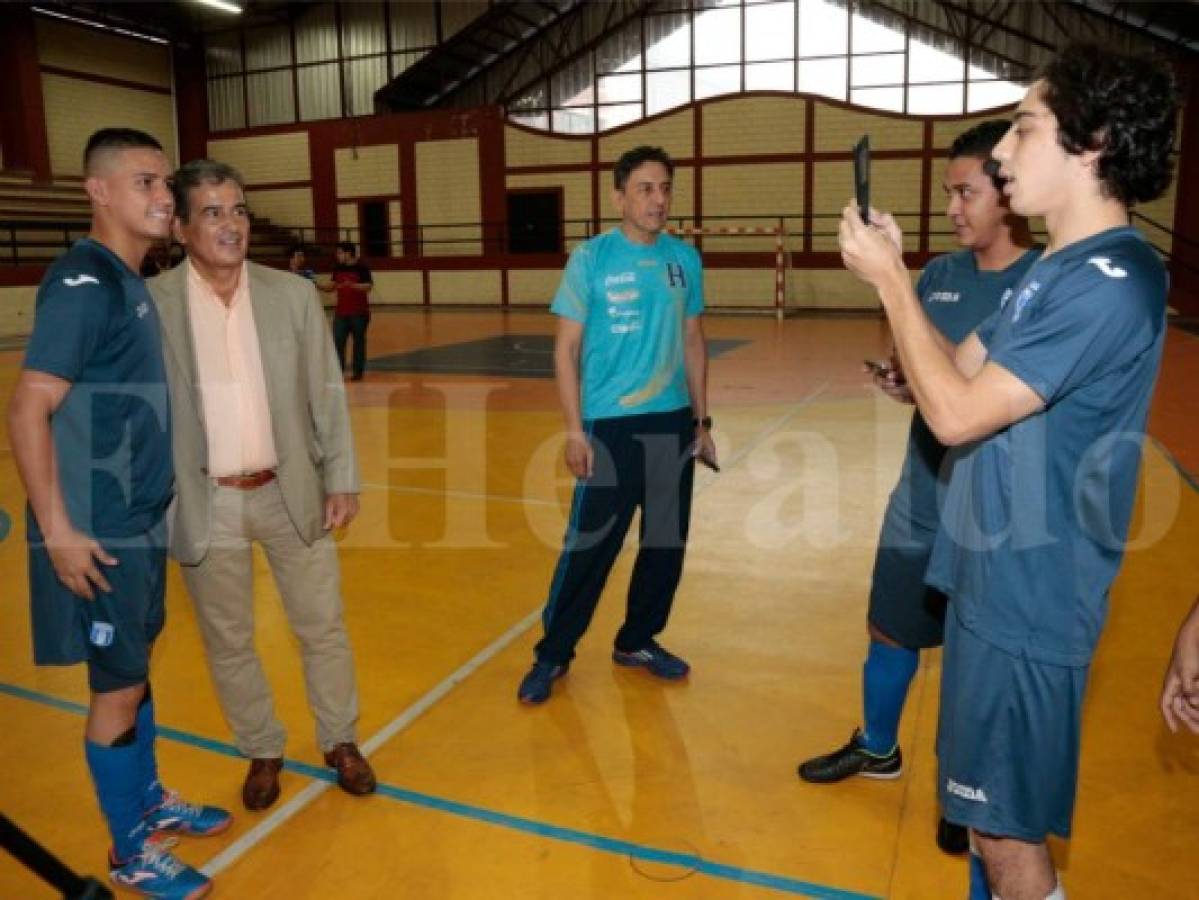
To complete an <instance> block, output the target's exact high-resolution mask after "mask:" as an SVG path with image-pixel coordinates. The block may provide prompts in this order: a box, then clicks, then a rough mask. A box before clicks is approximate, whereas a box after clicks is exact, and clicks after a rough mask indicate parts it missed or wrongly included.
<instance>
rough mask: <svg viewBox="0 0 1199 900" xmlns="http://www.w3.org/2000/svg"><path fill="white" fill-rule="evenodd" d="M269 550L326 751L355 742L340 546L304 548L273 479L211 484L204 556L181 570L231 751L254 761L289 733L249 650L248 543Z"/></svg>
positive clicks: (279, 751)
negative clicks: (243, 485)
mask: <svg viewBox="0 0 1199 900" xmlns="http://www.w3.org/2000/svg"><path fill="white" fill-rule="evenodd" d="M253 541H257V542H258V543H259V544H260V545H261V546H262V549H263V550H264V551H265V552H266V557H267V561H268V562H269V563H270V567H271V574H272V575H273V576H274V578H275V584H276V586H277V587H278V589H279V594H280V596H281V597H282V598H283V608H284V611H285V612H286V614H287V621H288V623H289V624H290V626H291V630H292V633H293V634H294V635H295V636H296V639H297V640H298V641H299V643H300V652H301V656H302V661H303V666H304V682H305V687H306V689H307V693H308V706H309V708H310V709H311V710H312V714H313V716H314V717H315V718H316V737H317V743H318V744H319V746H320V748H321V750H322V751H325V750H330V749H332V748H333V747H335V746H336V745H337V744H340V743H344V742H347V741H354V740H355V726H356V725H357V723H358V689H357V686H356V685H355V682H354V661H353V658H352V656H351V654H350V643H349V639H348V637H347V636H346V630H345V623H344V621H343V618H342V605H341V576H340V572H339V569H338V564H337V548H336V546H335V545H334V543H333V539H332V538H331V537H330V536H329V535H325V536H324V537H322V538H321V539H320V540H318V541H317V542H316V543H314V544H312V545H311V546H309V545H307V544H305V543H304V542H303V541H302V540H301V539H300V536H299V534H298V533H297V532H296V529H295V526H293V525H292V523H291V519H290V518H289V517H288V514H287V508H286V507H285V506H284V503H283V493H282V491H281V490H280V489H279V483H278V481H272V482H270V483H268V484H265V485H263V486H262V487H259V488H256V489H254V490H248V491H246V490H239V489H237V488H227V487H221V486H219V485H217V486H214V488H213V495H212V525H211V534H210V544H209V550H208V555H207V556H205V557H204V559H203V560H202V561H201V562H200V563H199V565H195V566H181V569H182V570H183V581H184V583H185V584H186V585H187V590H188V593H189V594H191V598H192V603H193V604H194V605H195V609H196V619H197V621H198V622H199V624H200V633H201V635H202V636H203V638H204V646H205V649H206V650H207V655H208V668H209V671H210V672H211V673H212V681H213V684H214V685H215V687H216V692H217V698H218V699H219V700H220V704H221V710H222V712H223V713H224V715H225V721H226V722H227V723H228V725H229V728H230V730H232V732H233V735H234V739H235V742H236V744H237V749H238V750H239V751H241V753H242V754H243V755H244V756H247V757H249V758H251V759H255V758H268V757H279V756H282V755H283V748H284V744H285V743H286V740H287V733H286V731H285V730H284V728H283V724H282V723H281V722H280V721H279V719H278V718H277V717H276V715H275V703H274V699H273V698H272V696H271V688H270V685H269V684H268V683H267V680H266V676H265V675H264V674H263V671H262V662H261V660H260V659H259V658H258V652H257V650H256V649H255V646H254V596H253V593H254V573H253V559H252V552H251V542H253Z"/></svg>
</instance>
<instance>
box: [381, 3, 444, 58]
mask: <svg viewBox="0 0 1199 900" xmlns="http://www.w3.org/2000/svg"><path fill="white" fill-rule="evenodd" d="M390 18H391V47H392V49H393V50H404V49H406V48H410V47H431V46H433V45H434V44H436V43H437V36H436V32H435V31H434V27H433V26H434V21H433V4H432V3H411V2H406V0H392V2H391V16H390Z"/></svg>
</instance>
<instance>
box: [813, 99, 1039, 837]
mask: <svg viewBox="0 0 1199 900" xmlns="http://www.w3.org/2000/svg"><path fill="white" fill-rule="evenodd" d="M1010 124H1011V123H1010V122H1006V121H1003V120H994V121H989V122H983V123H982V124H979V125H976V126H974V127H973V128H971V129H970V130H968V131H966V132H964V133H963V134H961V135H960V136H959V137H958V138H957V140H955V141H954V142H953V144H952V146H951V147H950V148H949V161H948V163H947V165H946V167H945V174H944V178H943V182H942V186H943V188H944V190H945V195H946V197H947V198H948V204H949V205H948V207H947V209H946V211H945V212H946V215H947V216H948V217H949V220H950V222H951V223H952V224H953V229H954V235H955V236H956V238H957V241H958V243H959V244H960V245H961V246H962V248H963V249H962V250H959V251H957V252H956V253H947V254H945V255H944V256H939V257H937V258H936V259H934V260H932V261H931V262H930V263H929V264H928V266H927V267H926V268H925V269H924V272H923V273H922V274H921V276H920V280H919V282H918V283H917V285H916V296H917V297H918V298H919V300H920V303H921V306H922V307H923V309H924V311H925V313H926V314H927V315H928V318H929V320H930V321H931V323H932V325H933V327H935V328H936V329H937V330H938V331H939V332H940V333H941V334H942V335H943V336H944V337H945V339H946V340H948V341H950V342H953V343H957V342H959V341H962V340H964V339H965V338H966V336H967V335H969V334H970V332H972V331H973V330H974V329H975V328H976V327H977V326H978V324H979V323H980V322H981V321H983V319H985V318H987V317H988V316H990V315H991V314H992V313H993V312H995V310H997V309H998V308H999V303H1000V300H1001V299H1002V298H1003V296H1004V295H1005V294H1006V293H1008V292H1009V291H1010V290H1011V289H1012V288H1013V287H1015V285H1016V283H1017V282H1018V281H1019V280H1020V279H1021V277H1023V275H1024V273H1025V272H1026V271H1027V270H1028V267H1029V266H1031V265H1032V264H1033V261H1034V260H1035V259H1036V257H1037V255H1038V253H1039V252H1040V248H1037V247H1034V246H1033V243H1032V238H1031V237H1030V235H1029V231H1028V221H1027V220H1026V219H1025V218H1024V217H1023V216H1018V215H1014V214H1013V213H1012V212H1011V210H1010V209H1009V208H1008V203H1007V199H1006V198H1005V197H1004V196H1003V192H1002V186H1003V182H1002V181H1001V180H1000V179H999V178H997V177H995V176H994V175H993V174H992V173H991V172H988V171H987V169H988V166H989V165H990V160H991V151H992V150H993V149H994V148H995V145H996V144H997V143H999V141H1000V139H1002V138H1003V136H1004V134H1006V133H1007V130H1008V127H1009V126H1010ZM876 379H877V382H878V385H879V387H881V388H882V389H883V390H884V391H886V392H887V393H888V394H889V395H891V396H892V397H894V398H895V399H897V400H901V401H904V402H908V403H911V402H912V398H911V394H910V392H909V391H908V389H907V386H906V385H905V384H904V383H903V378H902V369H901V368H900V366H899V361H898V360H896V359H892V368H891V370H890V371H889V372H888V373H886V374H885V375H877V376H876ZM945 450H946V448H945V447H944V446H943V445H942V444H941V443H940V442H938V441H937V439H936V438H935V437H934V436H933V434H932V432H930V431H929V429H928V425H927V424H926V423H925V421H924V418H923V416H921V415H920V412H919V410H917V411H916V412H915V413H914V414H913V416H912V425H911V430H910V431H909V433H908V450H907V455H906V457H905V458H904V463H903V469H902V471H901V473H900V478H899V483H898V484H896V486H895V490H894V491H892V493H891V499H890V502H889V503H888V504H887V512H886V515H885V516H884V517H883V525H882V530H881V532H880V534H879V545H878V552H877V554H876V556H875V558H874V575H873V578H872V580H871V584H870V610H869V613H868V615H867V622H866V627H867V631H868V632H869V635H870V647H869V650H868V652H867V655H866V663H865V665H864V667H863V669H862V700H863V703H862V707H863V720H862V728H861V729H859V730H857V731H855V732H854V733H853V736H852V737H851V738H850V739H849V743H847V744H846V745H845V746H844V747H842V748H840V749H839V750H835V751H833V752H832V753H829V754H827V755H824V756H818V757H816V758H814V759H810V760H808V761H807V762H805V763H803V764H801V765H800V767H799V777H800V778H802V779H803V780H804V781H810V782H814V783H817V784H828V783H832V782H837V781H841V780H843V779H845V778H849V777H850V776H853V775H863V776H865V777H867V778H898V777H899V775H900V773H901V771H902V769H903V755H902V753H901V752H900V749H899V740H898V738H899V721H900V717H901V716H902V714H903V707H904V702H905V701H906V699H907V695H908V687H909V685H910V684H911V681H912V677H913V676H914V675H915V673H916V667H917V664H918V662H919V658H920V656H919V654H920V650H921V649H923V648H928V647H939V646H941V643H942V641H943V635H944V622H945V596H944V595H943V594H941V593H940V592H939V591H936V590H934V589H932V588H929V587H927V586H926V585H925V583H924V573H925V570H926V569H927V568H928V559H929V556H930V555H931V554H932V549H933V539H934V538H935V537H936V533H937V525H938V522H939V520H940V509H939V505H938V493H939V492H940V491H942V490H944V487H945V485H946V484H947V483H948V480H949V471H950V470H949V467H947V466H945V465H944V461H945ZM937 842H938V844H940V846H941V848H942V849H944V850H946V851H947V852H951V853H964V852H965V851H966V832H965V829H963V828H961V827H960V826H956V825H951V824H950V823H948V822H945V821H942V822H941V823H940V824H939V826H938V830H937Z"/></svg>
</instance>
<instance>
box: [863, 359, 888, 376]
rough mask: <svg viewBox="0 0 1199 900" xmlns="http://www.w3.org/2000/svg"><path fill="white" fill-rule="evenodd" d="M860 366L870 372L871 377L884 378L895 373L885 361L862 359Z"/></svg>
mask: <svg viewBox="0 0 1199 900" xmlns="http://www.w3.org/2000/svg"><path fill="white" fill-rule="evenodd" d="M862 364H863V365H864V366H866V368H867V369H869V370H870V373H871V374H872V375H879V376H881V377H883V378H886V377H887V376H888V375H891V374H893V373H894V372H895V370H894V369H893V368H891V364H890V363H889V362H887V361H886V360H881V359H864V360H862Z"/></svg>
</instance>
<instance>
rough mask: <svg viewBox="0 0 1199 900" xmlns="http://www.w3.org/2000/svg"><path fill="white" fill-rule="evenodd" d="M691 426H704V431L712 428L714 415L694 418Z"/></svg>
mask: <svg viewBox="0 0 1199 900" xmlns="http://www.w3.org/2000/svg"><path fill="white" fill-rule="evenodd" d="M691 426H692V427H693V428H701V427H702V428H703V430H704V431H711V430H712V417H711V416H704V417H703V418H702V419H692V420H691Z"/></svg>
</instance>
